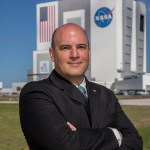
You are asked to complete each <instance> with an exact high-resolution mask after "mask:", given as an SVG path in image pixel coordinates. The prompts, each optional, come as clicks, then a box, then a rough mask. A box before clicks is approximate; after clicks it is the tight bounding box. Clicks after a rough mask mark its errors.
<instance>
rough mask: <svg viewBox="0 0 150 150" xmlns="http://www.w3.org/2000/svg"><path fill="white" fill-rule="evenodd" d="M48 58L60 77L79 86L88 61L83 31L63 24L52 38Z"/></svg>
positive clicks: (85, 38)
mask: <svg viewBox="0 0 150 150" xmlns="http://www.w3.org/2000/svg"><path fill="white" fill-rule="evenodd" d="M50 56H51V60H52V61H53V62H54V64H55V69H56V71H57V72H58V73H59V74H60V75H61V76H63V77H64V78H66V79H67V80H69V81H70V82H74V83H77V84H80V82H82V80H83V77H84V73H85V72H86V70H87V67H88V64H89V59H90V52H89V42H88V38H87V34H86V32H85V30H84V29H82V28H81V27H80V26H78V25H76V24H65V25H62V26H60V27H59V28H57V29H56V30H55V32H54V34H53V37H52V47H51V48H50Z"/></svg>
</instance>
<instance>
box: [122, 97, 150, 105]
mask: <svg viewBox="0 0 150 150" xmlns="http://www.w3.org/2000/svg"><path fill="white" fill-rule="evenodd" d="M119 103H120V104H121V105H135V106H150V98H146V99H123V100H119Z"/></svg>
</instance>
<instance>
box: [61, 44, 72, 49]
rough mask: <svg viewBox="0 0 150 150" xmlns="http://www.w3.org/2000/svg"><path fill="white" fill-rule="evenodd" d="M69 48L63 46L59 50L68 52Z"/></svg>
mask: <svg viewBox="0 0 150 150" xmlns="http://www.w3.org/2000/svg"><path fill="white" fill-rule="evenodd" d="M69 49H70V46H69V45H65V46H61V47H60V50H69Z"/></svg>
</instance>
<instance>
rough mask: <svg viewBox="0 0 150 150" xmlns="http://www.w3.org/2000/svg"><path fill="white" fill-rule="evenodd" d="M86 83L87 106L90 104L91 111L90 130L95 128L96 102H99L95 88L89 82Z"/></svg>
mask: <svg viewBox="0 0 150 150" xmlns="http://www.w3.org/2000/svg"><path fill="white" fill-rule="evenodd" d="M86 83H87V90H88V97H89V104H90V111H91V124H92V128H94V127H96V124H97V117H98V116H99V115H98V111H97V109H98V107H97V106H98V101H99V96H98V95H99V94H98V93H97V92H98V91H97V87H95V86H94V85H93V84H92V83H90V82H89V81H87V82H86Z"/></svg>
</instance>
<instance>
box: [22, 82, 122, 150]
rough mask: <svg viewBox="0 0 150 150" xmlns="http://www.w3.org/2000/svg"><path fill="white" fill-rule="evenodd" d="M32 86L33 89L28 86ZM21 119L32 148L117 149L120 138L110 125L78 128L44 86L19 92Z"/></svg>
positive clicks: (64, 149)
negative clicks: (98, 127)
mask: <svg viewBox="0 0 150 150" xmlns="http://www.w3.org/2000/svg"><path fill="white" fill-rule="evenodd" d="M29 89H30V90H29ZM19 109H20V121H21V127H22V130H23V133H24V135H25V138H26V140H27V142H28V145H29V147H30V149H31V150H33V149H35V147H37V149H42V150H60V149H61V150H117V149H118V148H119V146H118V143H117V140H116V138H115V136H114V134H113V132H112V130H111V129H109V128H101V129H77V131H75V132H72V131H71V129H70V128H69V127H68V126H67V124H66V122H67V121H66V120H65V118H64V117H63V115H62V114H61V112H60V111H59V110H58V108H57V106H56V105H55V103H54V102H53V99H52V97H50V95H48V94H47V93H46V92H45V91H44V90H37V88H35V87H34V86H33V87H32V86H31V85H30V84H28V85H26V86H25V87H24V88H23V90H22V92H21V94H20V103H19Z"/></svg>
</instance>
